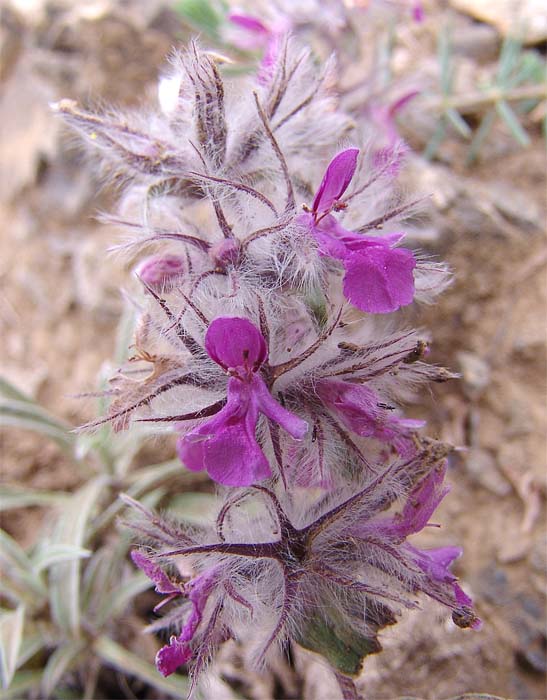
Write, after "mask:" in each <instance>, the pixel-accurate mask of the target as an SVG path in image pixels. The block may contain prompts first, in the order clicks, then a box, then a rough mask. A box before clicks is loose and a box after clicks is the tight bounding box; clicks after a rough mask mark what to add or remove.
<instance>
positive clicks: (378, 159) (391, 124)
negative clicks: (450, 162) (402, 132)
mask: <svg viewBox="0 0 547 700" xmlns="http://www.w3.org/2000/svg"><path fill="white" fill-rule="evenodd" d="M419 94H420V92H419V91H418V90H411V91H410V92H407V93H405V94H404V95H402V96H401V97H399V98H398V99H397V100H395V101H394V102H392V103H391V104H381V103H374V102H373V103H372V104H371V105H370V107H369V110H368V112H369V115H370V117H371V118H372V120H373V121H374V122H375V123H376V125H377V126H378V127H379V128H380V129H381V133H382V135H383V139H382V140H383V141H385V146H384V147H382V148H379V149H378V150H377V151H375V153H374V165H375V166H376V167H377V168H382V167H384V166H385V165H387V164H389V163H390V162H391V167H390V170H389V172H390V174H392V175H393V176H394V177H395V176H396V175H397V174H398V172H399V168H400V160H401V158H400V157H399V158H394V149H395V148H396V146H397V144H399V143H400V136H399V132H398V131H397V124H396V119H397V115H398V114H399V112H400V111H401V110H403V109H404V108H405V107H406V106H407V104H408V103H409V102H410V101H411V100H413V99H414V98H415V97H417V96H418V95H419Z"/></svg>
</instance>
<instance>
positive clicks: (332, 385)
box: [316, 380, 425, 457]
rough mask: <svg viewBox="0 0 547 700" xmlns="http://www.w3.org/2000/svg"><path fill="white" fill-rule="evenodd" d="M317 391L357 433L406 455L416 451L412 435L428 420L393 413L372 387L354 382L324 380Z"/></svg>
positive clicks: (317, 386) (317, 387) (318, 385)
mask: <svg viewBox="0 0 547 700" xmlns="http://www.w3.org/2000/svg"><path fill="white" fill-rule="evenodd" d="M316 391H317V395H318V396H319V398H320V399H321V400H322V401H323V403H324V404H325V405H326V406H328V407H329V408H330V409H331V410H332V411H333V412H334V413H335V414H336V415H337V416H339V418H340V419H341V421H342V423H343V424H344V425H345V426H346V427H347V428H349V430H351V431H353V432H354V433H356V434H357V435H360V436H361V437H372V438H376V439H377V440H380V441H381V442H385V443H387V444H388V445H393V446H394V447H395V449H396V450H397V451H398V452H399V454H400V455H402V456H404V457H407V456H410V455H411V454H412V452H413V451H414V450H415V447H414V446H413V443H412V440H411V434H412V432H413V431H415V430H417V429H418V428H422V427H423V426H424V425H425V421H421V420H412V419H408V418H399V417H398V416H394V415H392V414H391V413H390V411H389V410H386V409H385V408H383V407H382V406H381V405H380V399H379V397H378V395H377V394H376V393H375V392H374V391H373V390H372V389H369V388H368V387H365V386H361V385H359V384H352V383H351V382H343V381H335V380H322V381H320V382H318V383H317V385H316Z"/></svg>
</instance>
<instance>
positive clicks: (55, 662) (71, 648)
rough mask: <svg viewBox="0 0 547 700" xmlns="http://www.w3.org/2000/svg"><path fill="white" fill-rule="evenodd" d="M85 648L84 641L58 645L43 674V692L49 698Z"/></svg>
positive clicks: (72, 641)
mask: <svg viewBox="0 0 547 700" xmlns="http://www.w3.org/2000/svg"><path fill="white" fill-rule="evenodd" d="M84 649H85V643H84V642H83V641H77V640H70V641H69V642H65V643H64V644H62V645H61V646H59V647H57V649H55V651H54V652H53V654H52V655H51V656H50V657H49V659H48V661H47V664H46V666H45V668H44V674H43V676H42V692H43V693H44V696H45V697H47V698H49V697H50V696H51V694H52V693H53V691H54V690H55V689H56V688H57V687H58V686H59V684H60V682H61V680H62V679H63V677H64V676H65V675H66V674H67V673H69V672H70V671H71V668H72V666H73V665H74V663H75V662H76V661H77V659H78V656H79V655H80V654H81V653H82V652H83V650H84Z"/></svg>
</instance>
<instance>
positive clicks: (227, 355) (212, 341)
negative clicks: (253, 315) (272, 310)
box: [205, 316, 268, 369]
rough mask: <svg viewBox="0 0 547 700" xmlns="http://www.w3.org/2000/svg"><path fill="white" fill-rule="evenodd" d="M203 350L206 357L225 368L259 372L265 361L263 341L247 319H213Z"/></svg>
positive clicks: (266, 351) (266, 354)
mask: <svg viewBox="0 0 547 700" xmlns="http://www.w3.org/2000/svg"><path fill="white" fill-rule="evenodd" d="M205 349H206V350H207V353H208V355H209V357H210V358H211V359H212V360H214V361H215V362H216V363H217V364H219V365H220V366H221V367H224V368H228V367H231V368H236V367H249V368H254V369H258V367H259V366H260V365H261V364H262V363H263V362H265V361H266V359H267V357H268V350H267V348H266V341H265V340H264V338H263V337H262V334H261V333H260V331H259V330H258V328H256V326H254V325H253V324H252V323H251V322H250V321H249V320H247V319H246V318H237V317H228V316H220V317H219V318H215V320H214V321H212V322H211V324H210V326H209V328H208V329H207V333H206V334H205Z"/></svg>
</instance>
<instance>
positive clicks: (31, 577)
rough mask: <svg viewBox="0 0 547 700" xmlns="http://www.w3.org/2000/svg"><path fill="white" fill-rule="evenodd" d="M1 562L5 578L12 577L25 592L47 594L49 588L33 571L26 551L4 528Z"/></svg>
mask: <svg viewBox="0 0 547 700" xmlns="http://www.w3.org/2000/svg"><path fill="white" fill-rule="evenodd" d="M0 562H2V563H3V564H4V567H5V572H4V576H5V578H8V579H11V580H12V581H13V582H14V583H15V584H16V588H19V589H21V588H22V593H23V594H24V593H25V592H26V593H29V594H31V595H32V596H33V597H36V596H38V597H43V596H47V589H46V588H45V586H44V583H43V581H42V580H41V578H40V576H39V575H38V574H36V573H35V572H34V571H33V568H32V563H31V561H30V559H29V558H28V556H27V555H26V553H25V551H24V550H23V549H22V547H20V546H19V544H17V542H16V541H15V540H14V539H13V537H10V536H9V535H8V533H7V532H5V531H4V530H0Z"/></svg>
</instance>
